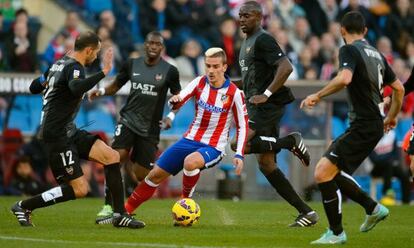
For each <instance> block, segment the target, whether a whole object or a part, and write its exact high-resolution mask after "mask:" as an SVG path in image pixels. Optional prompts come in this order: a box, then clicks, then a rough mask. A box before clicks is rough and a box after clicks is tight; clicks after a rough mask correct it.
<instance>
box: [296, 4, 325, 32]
mask: <svg viewBox="0 0 414 248" xmlns="http://www.w3.org/2000/svg"><path fill="white" fill-rule="evenodd" d="M296 2H298V1H296ZM299 2H300V6H301V7H302V8H303V9H304V10H305V13H306V18H307V20H308V22H309V23H310V28H311V30H312V33H314V34H316V35H317V36H320V35H322V34H323V33H325V32H326V30H327V29H328V23H329V21H328V17H327V16H326V13H325V11H324V10H323V9H322V7H321V5H320V4H319V1H318V0H306V1H299ZM315 20H317V21H315Z"/></svg>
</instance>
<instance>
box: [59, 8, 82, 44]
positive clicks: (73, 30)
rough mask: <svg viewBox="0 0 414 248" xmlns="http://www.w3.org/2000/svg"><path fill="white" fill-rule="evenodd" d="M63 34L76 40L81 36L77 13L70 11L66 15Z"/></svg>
mask: <svg viewBox="0 0 414 248" xmlns="http://www.w3.org/2000/svg"><path fill="white" fill-rule="evenodd" d="M61 32H66V33H68V34H69V35H70V37H71V38H72V39H73V40H75V39H76V37H78V35H79V15H78V13H77V12H76V11H73V10H72V11H68V12H67V14H66V19H65V24H64V26H63V27H62V29H61Z"/></svg>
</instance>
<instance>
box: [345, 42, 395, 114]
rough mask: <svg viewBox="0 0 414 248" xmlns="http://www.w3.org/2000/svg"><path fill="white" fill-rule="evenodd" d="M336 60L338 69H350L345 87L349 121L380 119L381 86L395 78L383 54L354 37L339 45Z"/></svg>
mask: <svg viewBox="0 0 414 248" xmlns="http://www.w3.org/2000/svg"><path fill="white" fill-rule="evenodd" d="M339 63H340V64H339V70H343V69H348V70H351V71H352V72H353V76H352V81H351V83H350V84H349V85H348V87H347V91H348V96H349V106H350V111H349V117H350V120H351V121H353V120H358V119H361V120H375V119H382V118H383V116H384V112H383V95H382V93H383V87H384V85H388V84H391V83H392V82H394V81H395V80H396V76H395V74H394V72H393V71H392V69H391V68H390V66H389V65H388V63H387V61H386V60H385V58H384V56H382V55H381V53H380V52H378V50H376V49H375V48H374V47H372V46H370V45H369V44H368V43H367V42H366V41H365V40H358V41H355V42H354V43H352V44H350V45H345V46H342V47H341V49H340V51H339Z"/></svg>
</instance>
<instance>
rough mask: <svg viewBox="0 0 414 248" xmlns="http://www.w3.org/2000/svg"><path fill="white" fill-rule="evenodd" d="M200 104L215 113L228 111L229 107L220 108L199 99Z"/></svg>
mask: <svg viewBox="0 0 414 248" xmlns="http://www.w3.org/2000/svg"><path fill="white" fill-rule="evenodd" d="M197 104H198V106H200V107H202V108H203V109H205V110H207V111H209V112H214V113H224V112H227V109H224V108H220V107H217V106H214V105H211V104H208V103H206V102H205V101H203V100H201V99H199V100H198V101H197Z"/></svg>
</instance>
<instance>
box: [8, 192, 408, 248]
mask: <svg viewBox="0 0 414 248" xmlns="http://www.w3.org/2000/svg"><path fill="white" fill-rule="evenodd" d="M16 200H17V198H10V197H0V247H2V248H6V247H7V248H8V247H19V248H21V247H30V248H35V247H41V248H47V247H99V248H105V247H154V248H156V247H160V248H178V247H186V248H210V247H222V248H223V247H309V246H310V245H309V242H310V241H312V240H314V239H316V238H319V236H320V235H321V234H322V233H323V232H324V231H325V230H326V226H327V220H326V217H325V215H324V212H323V207H322V205H321V204H320V203H312V204H311V205H312V206H313V207H315V209H316V210H317V211H318V213H319V215H320V217H321V220H320V223H318V224H317V225H316V226H315V227H311V228H288V227H287V225H288V224H290V223H291V222H292V220H293V219H294V217H295V215H296V212H295V210H294V209H293V208H292V207H290V206H289V205H288V204H287V203H285V202H282V201H278V202H272V201H240V202H232V201H219V200H202V199H196V201H197V202H198V203H199V205H200V207H201V219H200V222H199V223H198V224H197V225H195V226H193V227H187V228H185V227H173V225H172V217H171V207H172V205H173V203H174V199H168V200H151V201H148V202H146V203H145V204H144V205H142V206H141V208H140V209H139V210H138V211H137V212H136V214H137V215H136V218H138V219H140V220H143V221H144V222H146V224H147V226H146V227H145V228H143V229H138V230H132V229H123V228H122V229H117V228H114V227H112V226H110V225H106V226H98V225H95V224H94V219H95V214H96V213H97V211H98V210H99V208H100V206H101V204H102V199H81V200H76V201H71V202H67V203H63V204H58V205H55V206H52V207H49V208H46V209H38V210H36V211H35V212H34V214H33V223H34V224H35V225H36V226H35V227H34V228H24V227H20V226H19V224H18V223H17V220H16V219H15V217H14V216H13V215H12V214H11V213H10V211H9V208H10V206H11V205H12V204H13V203H14V202H15V201H16ZM363 219H364V211H363V209H362V208H361V207H359V206H358V205H357V204H353V203H345V204H344V205H343V223H344V228H345V231H346V233H347V236H348V242H347V244H346V245H345V247H364V248H368V247H397V248H403V247H404V248H405V247H414V227H413V224H412V223H413V222H414V208H413V206H411V207H410V206H398V207H392V208H390V216H389V217H388V218H387V219H386V220H385V221H383V222H381V223H380V224H378V225H377V226H376V227H375V228H374V229H373V230H372V231H371V232H368V233H360V232H359V225H360V224H361V223H362V221H363Z"/></svg>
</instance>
